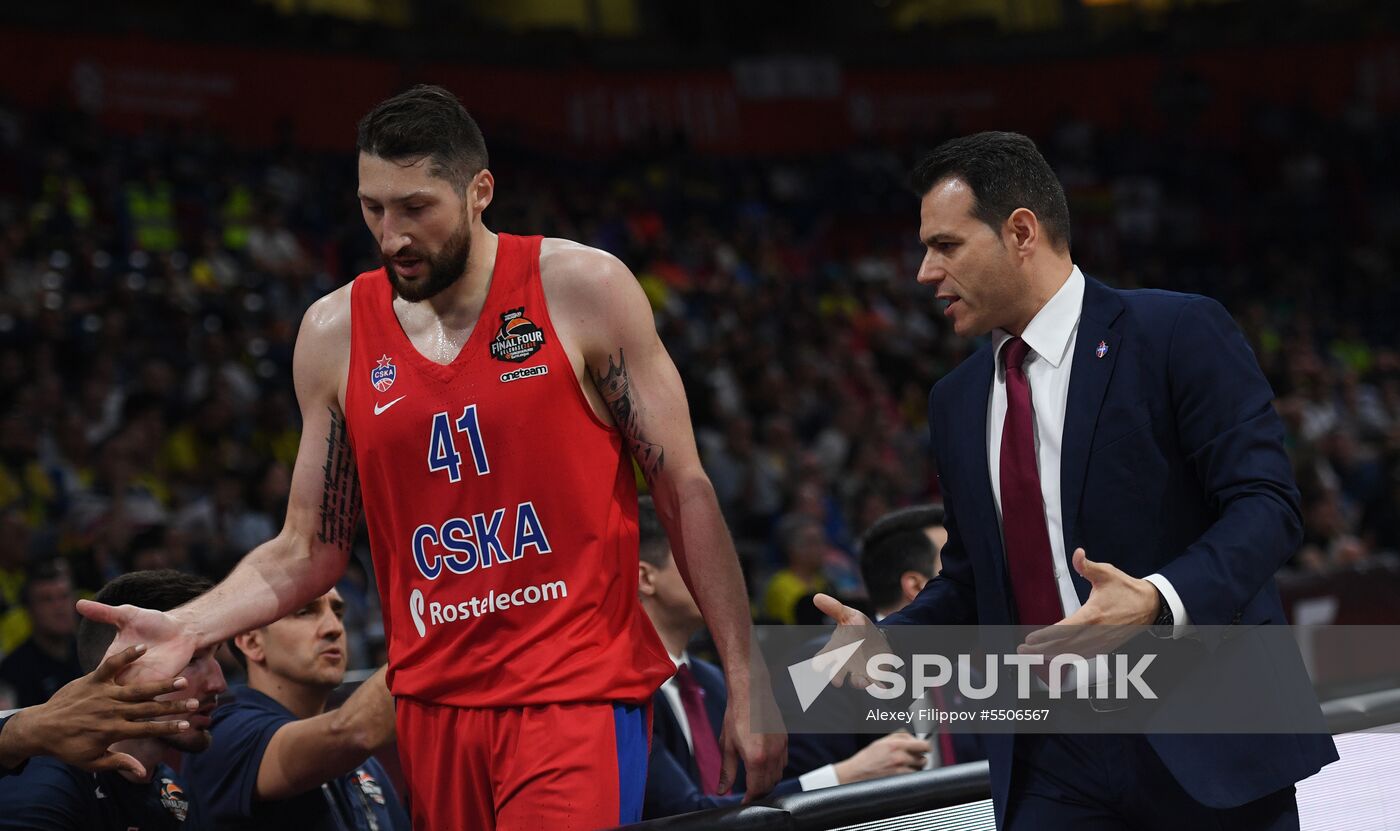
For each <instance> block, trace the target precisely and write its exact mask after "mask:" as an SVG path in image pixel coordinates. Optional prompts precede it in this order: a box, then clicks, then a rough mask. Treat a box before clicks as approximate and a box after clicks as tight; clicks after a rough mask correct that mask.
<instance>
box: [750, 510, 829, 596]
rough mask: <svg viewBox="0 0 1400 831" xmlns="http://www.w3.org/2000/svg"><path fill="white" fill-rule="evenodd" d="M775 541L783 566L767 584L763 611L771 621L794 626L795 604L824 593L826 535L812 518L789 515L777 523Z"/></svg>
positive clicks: (825, 589)
mask: <svg viewBox="0 0 1400 831" xmlns="http://www.w3.org/2000/svg"><path fill="white" fill-rule="evenodd" d="M778 540H779V543H780V544H781V546H782V551H783V557H784V559H785V561H786V562H787V566H786V567H785V568H783V569H782V570H780V571H779V572H778V573H776V574H774V575H773V577H772V578H771V579H770V580H769V581H768V590H767V591H766V592H765V593H764V596H763V611H764V613H765V614H766V615H767V616H768V617H769V618H771V619H772V620H775V621H778V622H781V623H796V622H797V614H798V611H797V604H798V601H800V600H803V599H804V598H810V597H811V595H814V594H816V593H817V592H824V591H828V588H827V586H828V582H827V579H826V575H825V573H824V571H823V565H824V563H825V561H826V555H827V548H828V546H827V544H826V535H825V534H823V533H822V527H821V525H820V524H818V523H817V521H816V520H815V519H813V518H812V517H810V516H807V515H804V514H789V515H788V516H786V517H783V519H782V521H781V522H779V523H778Z"/></svg>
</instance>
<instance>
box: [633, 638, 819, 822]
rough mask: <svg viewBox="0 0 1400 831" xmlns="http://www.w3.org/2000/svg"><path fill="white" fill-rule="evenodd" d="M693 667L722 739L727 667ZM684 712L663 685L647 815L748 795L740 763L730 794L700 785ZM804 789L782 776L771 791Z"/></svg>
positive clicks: (655, 706) (734, 801) (697, 663)
mask: <svg viewBox="0 0 1400 831" xmlns="http://www.w3.org/2000/svg"><path fill="white" fill-rule="evenodd" d="M690 671H691V673H692V674H693V675H694V676H695V680H696V681H697V682H698V683H699V684H700V689H702V690H704V692H705V713H706V715H708V716H709V717H710V728H711V729H712V730H713V731H714V734H715V741H716V742H718V741H720V730H721V729H722V728H723V727H724V708H725V705H726V704H727V703H728V701H729V694H728V691H727V689H726V688H725V685H724V673H723V672H721V671H720V668H719V667H717V666H715V665H714V664H712V663H709V662H708V661H702V660H699V659H698V658H691V659H690ZM679 716H680V714H678V713H676V712H674V711H673V710H672V709H671V702H670V701H668V700H667V699H666V694H665V693H663V692H662V691H661V690H657V691H656V692H655V693H654V694H653V695H652V724H651V753H650V755H649V757H648V759H647V788H646V796H645V799H644V801H643V803H642V817H643V818H644V819H653V818H655V817H669V816H672V815H674V814H684V813H687V812H690V811H704V810H707V809H709V808H723V807H727V806H731V805H738V804H739V803H740V802H742V801H743V799H744V789H745V781H744V770H743V767H742V766H740V768H739V772H738V776H737V778H736V781H735V782H734V786H733V787H732V788H730V790H729V793H728V794H726V795H724V796H707V795H706V794H705V793H704V792H703V791H702V790H701V789H700V785H699V782H700V772H699V770H698V769H697V768H696V767H695V756H694V754H692V753H691V752H690V745H688V744H686V741H685V734H684V733H682V732H681V725H680V722H679V721H678V720H677V719H678V718H679ZM800 790H802V785H801V783H799V782H798V781H797V780H796V779H785V780H783V781H782V782H779V783H778V785H777V787H775V788H774V789H773V790H772V792H771V793H770V794H769V795H770V796H782V795H784V794H789V793H796V792H798V791H800Z"/></svg>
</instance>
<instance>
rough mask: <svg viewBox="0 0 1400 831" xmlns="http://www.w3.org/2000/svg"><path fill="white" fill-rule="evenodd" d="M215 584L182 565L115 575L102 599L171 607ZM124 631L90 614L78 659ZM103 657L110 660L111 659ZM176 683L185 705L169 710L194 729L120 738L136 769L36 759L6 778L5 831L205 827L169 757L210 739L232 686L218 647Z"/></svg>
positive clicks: (86, 660)
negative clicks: (220, 701) (182, 568)
mask: <svg viewBox="0 0 1400 831" xmlns="http://www.w3.org/2000/svg"><path fill="white" fill-rule="evenodd" d="M210 586H211V584H210V583H209V581H207V580H204V579H202V578H198V577H192V576H190V575H187V574H182V573H180V572H178V571H138V572H132V573H131V574H125V575H122V576H121V577H118V578H117V579H115V580H113V581H112V582H111V583H108V584H107V586H106V587H104V588H103V589H102V591H100V592H98V594H97V599H98V600H99V601H101V602H103V603H108V604H111V605H113V606H120V605H123V604H128V603H132V604H139V605H141V606H144V607H146V608H154V609H161V610H169V609H173V608H174V607H176V606H178V605H180V604H182V603H185V602H188V601H190V600H193V599H194V598H195V597H198V596H199V595H200V594H203V593H204V592H205V591H207V590H208V589H209V588H210ZM116 631H117V630H116V627H114V626H109V625H106V624H97V623H94V622H92V621H90V620H85V621H83V622H82V624H81V625H80V626H79V627H78V659H79V661H80V662H81V664H82V665H83V666H84V667H85V668H91V667H95V666H97V665H98V663H99V662H102V656H103V654H104V653H106V651H107V648H108V647H109V646H111V643H112V640H113V639H114V638H115V637H116ZM133 657H134V656H133ZM103 663H104V666H106V665H107V663H109V662H103ZM128 663H129V662H128ZM176 685H178V687H179V689H178V691H176V692H173V693H170V694H169V696H165V698H176V699H179V700H181V701H183V702H184V703H185V707H184V710H185V712H184V714H183V715H175V716H169V717H166V718H174V719H177V720H179V721H180V722H181V725H180V726H181V727H186V726H188V728H193V729H184V730H182V731H181V732H176V733H169V734H166V735H155V736H149V737H143V738H137V739H128V740H125V741H121V742H118V743H116V744H114V745H112V747H111V750H112V751H113V752H115V753H117V754H126V755H127V756H128V757H129V759H130V761H131V762H132V763H134V764H135V766H136V769H135V770H133V768H132V766H131V765H129V764H127V765H124V766H123V767H122V768H121V769H118V767H117V766H116V765H108V766H106V767H107V768H108V769H106V770H99V771H96V772H89V771H84V770H82V769H81V768H78V767H75V766H73V765H70V764H68V763H66V762H63V761H60V760H59V759H56V758H53V757H47V756H41V757H36V758H33V759H30V760H29V762H28V764H27V765H26V766H25V768H24V770H23V771H22V772H20V773H17V774H15V775H12V776H7V777H4V778H3V779H0V831H9V829H27V830H28V831H32V829H38V828H41V829H44V830H45V831H106V829H112V830H113V831H177V830H178V831H191V830H192V829H199V828H203V827H204V826H203V825H202V822H201V819H200V813H199V806H198V804H197V802H195V801H193V800H192V799H191V798H190V796H189V794H188V793H187V792H186V790H185V788H184V787H183V785H182V783H181V780H180V778H179V776H178V775H176V773H175V772H174V771H173V770H171V769H170V768H169V767H168V766H166V765H165V764H163V763H162V759H163V758H165V757H166V756H167V755H168V754H169V753H170V752H171V750H172V749H173V750H178V751H184V752H187V753H198V752H200V751H203V750H205V749H207V748H208V747H209V742H210V734H209V726H210V725H211V724H212V719H211V714H212V713H213V711H214V707H215V705H216V704H217V702H218V697H219V693H221V692H223V691H224V675H223V671H222V670H221V669H220V668H219V663H218V661H216V660H215V659H214V647H208V648H205V649H202V650H199V651H198V652H196V653H195V654H194V657H193V659H192V660H191V661H190V663H189V665H188V666H186V667H185V669H184V671H183V673H182V674H181V678H180V679H177V682H176ZM65 689H66V688H65ZM134 689H135V688H133V690H134ZM149 709H150V712H151V715H156V714H157V713H159V712H161V709H162V708H161V705H160V704H158V703H154V702H153V703H152V704H150V705H149ZM23 712H24V711H21V713H23ZM16 726H18V725H16ZM7 727H8V725H7ZM0 738H3V733H2V732H0Z"/></svg>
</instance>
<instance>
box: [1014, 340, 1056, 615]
mask: <svg viewBox="0 0 1400 831" xmlns="http://www.w3.org/2000/svg"><path fill="white" fill-rule="evenodd" d="M1030 349H1031V348H1030V347H1029V346H1027V345H1026V342H1025V341H1023V340H1021V339H1020V338H1012V339H1011V340H1010V341H1008V342H1007V344H1006V347H1005V349H1004V350H1003V351H1002V355H1003V356H1004V357H1005V360H1006V421H1005V422H1004V423H1003V424H1002V428H1001V529H1002V537H1003V539H1005V540H1006V564H1007V568H1008V569H1010V571H1011V591H1012V593H1013V594H1014V595H1015V596H1016V614H1017V615H1018V616H1019V618H1020V622H1021V625H1023V626H1049V625H1050V624H1052V623H1057V622H1059V620H1060V619H1061V618H1063V617H1064V614H1063V610H1062V609H1061V608H1060V592H1059V588H1058V587H1057V586H1056V585H1055V575H1054V571H1053V568H1052V566H1051V563H1052V562H1053V560H1052V559H1051V558H1052V557H1053V556H1054V555H1053V554H1052V553H1051V551H1050V533H1049V531H1047V530H1046V528H1045V500H1044V499H1043V498H1042V496H1041V492H1040V476H1039V474H1038V473H1037V472H1036V459H1035V414H1034V412H1033V411H1032V409H1031V385H1030V383H1029V382H1028V381H1027V380H1026V373H1025V372H1024V371H1022V369H1021V365H1022V364H1023V363H1025V361H1026V355H1027V354H1029V352H1030Z"/></svg>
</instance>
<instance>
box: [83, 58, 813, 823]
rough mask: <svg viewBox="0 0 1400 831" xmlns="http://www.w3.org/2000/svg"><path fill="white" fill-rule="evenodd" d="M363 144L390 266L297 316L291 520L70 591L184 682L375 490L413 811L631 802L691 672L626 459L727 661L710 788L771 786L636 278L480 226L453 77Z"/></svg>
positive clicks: (486, 193)
mask: <svg viewBox="0 0 1400 831" xmlns="http://www.w3.org/2000/svg"><path fill="white" fill-rule="evenodd" d="M358 147H359V151H360V153H359V200H360V205H361V208H362V210H363V213H364V219H365V223H366V224H367V225H368V226H369V230H370V232H371V233H372V234H373V235H374V237H375V240H376V242H377V243H378V244H379V247H380V251H381V253H382V255H383V259H384V267H383V268H381V269H379V270H377V271H373V272H369V273H366V274H362V275H360V276H359V277H358V278H357V279H355V280H354V281H353V282H352V283H351V284H349V285H346V286H343V287H342V288H340V289H338V290H336V291H334V292H332V293H331V294H329V295H327V296H326V297H323V298H322V299H321V300H319V301H317V302H316V303H315V304H313V305H312V307H311V308H310V309H309V310H308V312H307V314H306V316H305V319H304V320H303V322H302V327H301V331H300V333H299V334H298V336H297V345H296V354H295V359H294V374H295V382H296V391H297V397H298V400H299V402H300V404H301V409H302V417H303V432H302V438H301V448H300V453H299V455H298V457H297V464H296V468H295V471H294V474H293V482H292V493H291V497H290V501H289V505H288V511H287V521H286V525H285V527H284V528H283V530H282V532H281V534H280V535H279V536H278V537H277V538H275V539H274V540H272V541H270V542H268V543H266V544H264V545H262V546H259V547H258V548H257V549H255V550H254V551H252V552H251V553H250V554H249V555H248V556H247V557H245V558H244V560H243V562H242V563H241V564H240V565H239V566H238V568H236V569H235V570H234V571H233V573H232V574H230V575H229V577H228V578H227V579H226V580H225V581H224V582H223V583H222V584H220V585H219V586H218V587H217V588H215V589H214V591H212V592H211V593H210V594H209V595H207V596H205V597H204V598H201V599H200V600H199V601H198V602H195V603H191V604H189V605H187V606H184V607H181V608H179V609H176V610H175V611H173V612H171V613H168V614H160V613H156V612H151V611H147V610H142V609H136V608H121V609H113V608H103V607H99V606H96V605H94V604H88V603H85V604H83V606H82V609H81V611H82V612H83V613H84V614H86V615H88V616H89V617H92V618H94V619H99V620H104V621H111V622H113V623H116V624H117V625H119V626H120V627H121V629H122V634H121V637H120V638H118V640H117V642H116V643H115V644H114V645H113V649H123V648H125V647H126V646H128V645H129V644H132V643H136V642H142V643H147V644H149V645H150V646H149V651H148V653H147V655H146V657H145V658H143V659H142V660H141V661H139V662H138V663H137V664H136V665H135V666H134V667H133V669H143V670H144V671H146V672H149V673H151V674H152V675H157V674H161V673H163V674H164V675H165V676H167V677H168V676H169V675H170V674H172V672H171V670H172V669H175V668H178V667H179V666H183V665H184V663H185V662H186V661H187V660H188V656H189V654H190V652H191V651H192V650H194V649H196V648H198V647H200V646H202V645H207V644H212V643H216V642H218V641H220V640H223V639H225V638H227V637H230V636H231V635H233V634H236V633H238V632H244V631H247V630H249V629H254V628H257V627H259V626H262V625H264V624H267V623H269V622H271V621H273V620H276V619H278V618H280V617H282V616H284V615H286V614H288V613H289V612H291V611H292V610H294V609H296V608H299V607H301V606H303V605H305V604H306V603H307V602H309V601H310V600H311V599H312V598H314V597H317V596H319V595H321V594H323V593H324V592H325V591H327V590H328V589H329V588H330V587H331V584H332V583H333V582H334V581H335V580H336V578H337V577H338V576H339V575H340V574H341V572H342V571H343V570H344V568H345V564H346V558H347V555H348V551H349V548H350V545H351V541H352V537H353V536H354V534H355V530H356V526H357V524H358V522H359V518H360V513H361V499H362V497H361V494H363V505H364V512H365V515H366V518H367V521H368V525H369V536H370V544H371V548H372V551H373V554H374V565H375V572H376V576H377V578H378V584H379V591H380V595H381V597H382V600H383V607H384V610H385V616H386V621H385V628H386V634H387V637H388V641H389V672H388V684H389V689H390V691H391V692H392V693H393V694H394V695H395V696H396V698H397V699H398V706H397V717H398V736H399V743H400V753H401V757H402V760H403V767H404V773H405V779H406V781H407V783H408V788H409V803H410V805H411V806H412V810H413V813H414V823H415V828H419V829H426V828H435V829H458V828H473V829H476V828H500V829H520V828H549V829H551V831H564V829H576V828H577V829H582V828H595V827H599V826H611V825H615V824H617V823H619V822H627V821H630V820H633V819H637V818H638V817H639V815H640V809H641V802H642V793H643V782H644V778H645V772H646V764H647V736H648V727H649V725H648V717H649V713H648V711H647V709H646V708H647V702H648V701H649V700H650V698H651V696H652V693H653V692H654V691H655V690H656V689H657V688H658V687H659V686H660V684H661V682H662V681H664V680H665V679H666V678H667V677H668V676H670V675H671V674H672V673H673V672H674V670H675V665H674V664H673V663H672V662H671V660H670V658H669V657H668V656H667V653H666V650H665V649H664V647H663V646H662V645H661V642H660V640H659V639H658V638H657V635H656V632H655V630H654V629H653V628H652V627H651V624H650V623H649V622H648V621H647V619H646V617H645V616H644V615H643V614H642V612H641V610H640V608H639V605H638V602H637V597H636V585H635V584H636V577H635V575H636V573H637V559H638V557H637V495H636V487H635V476H634V473H633V460H635V461H636V463H637V465H638V466H640V468H641V471H642V474H643V475H644V476H645V478H646V480H647V482H648V484H649V486H650V489H651V491H652V493H653V494H654V495H655V501H656V507H657V510H658V512H659V513H660V515H661V518H662V520H663V523H664V525H665V527H666V529H667V532H668V534H669V536H670V540H671V545H672V547H673V550H674V552H675V556H676V561H677V562H678V563H679V564H680V566H681V569H682V573H683V574H684V575H685V578H686V583H687V585H688V586H689V588H690V589H691V591H693V592H694V593H695V596H696V597H697V598H698V600H699V603H700V608H701V610H702V611H703V613H704V616H705V621H706V623H707V624H708V626H709V628H710V631H711V632H712V634H713V635H714V638H715V641H716V643H717V644H718V646H719V648H720V653H721V656H722V659H723V663H724V669H725V674H726V675H727V676H728V677H729V678H730V679H731V689H730V697H729V708H728V711H727V712H726V714H725V719H724V728H723V743H722V751H723V759H724V764H723V774H722V777H721V787H723V788H725V789H726V790H727V786H728V784H729V783H730V782H732V781H733V780H734V776H735V772H736V769H737V763H738V759H739V757H742V759H743V761H744V763H745V764H746V766H747V775H748V783H749V784H748V794H749V795H750V796H754V795H758V794H762V793H764V792H766V791H768V790H769V789H770V788H771V787H772V785H773V784H774V783H775V782H776V781H777V779H778V773H779V772H780V771H781V770H782V767H783V762H784V758H785V755H786V754H785V745H786V741H785V737H783V736H782V735H780V734H779V735H763V734H753V733H751V732H750V731H749V729H748V725H749V713H750V707H751V704H752V703H753V701H752V698H753V697H757V696H758V695H760V694H763V695H767V693H766V692H760V691H766V689H767V688H766V684H765V683H764V679H757V678H755V679H752V683H750V678H749V675H750V673H749V626H750V624H749V612H748V596H747V594H746V592H745V590H744V585H743V577H742V575H741V573H740V570H739V564H738V558H737V557H736V556H735V553H734V547H733V543H732V542H731V540H730V538H729V534H728V531H727V529H726V528H725V526H724V522H723V519H722V518H721V516H720V511H719V507H718V504H717V502H716V500H715V495H714V489H713V488H712V487H711V485H710V481H709V479H708V477H706V475H705V473H704V471H703V470H702V469H701V467H700V462H699V458H698V455H697V453H696V449H695V440H694V436H693V433H692V430H691V425H690V418H689V414H688V410H687V405H686V399H685V393H684V389H683V387H682V385H681V381H680V377H679V375H678V374H677V372H676V369H675V366H674V365H673V364H672V362H671V360H670V357H669V356H668V355H667V353H666V350H665V348H664V347H663V346H662V344H661V341H660V339H659V338H658V336H657V333H656V328H655V324H654V322H653V318H652V312H651V308H650V306H649V305H648V303H647V300H646V297H645V295H644V294H643V292H642V290H641V288H640V287H639V286H638V284H637V281H636V279H635V278H634V277H633V276H632V274H631V273H630V272H629V271H628V269H627V268H626V267H625V266H624V265H623V264H622V263H621V262H619V261H618V260H617V259H615V258H614V257H612V256H611V255H609V254H606V253H604V252H602V251H598V250H595V249H592V248H588V247H585V246H583V245H578V244H575V243H572V242H567V241H564V240H558V239H541V238H539V237H518V236H512V235H509V234H496V233H494V232H492V231H491V230H489V229H488V228H487V227H486V225H485V224H484V222H483V216H482V215H483V213H484V212H485V210H486V208H487V206H489V205H490V204H491V199H492V195H493V193H494V190H495V179H494V178H493V176H492V174H491V172H490V171H489V170H488V169H487V154H486V146H485V142H484V140H483V139H482V136H481V132H480V130H479V129H478V128H477V126H476V123H475V122H474V121H473V120H472V118H471V117H470V116H469V115H468V114H467V112H466V111H465V110H464V109H463V108H462V106H461V104H460V103H459V102H458V101H457V99H456V98H454V97H453V96H452V95H451V94H450V93H448V92H447V91H446V90H443V89H441V88H438V87H427V86H420V87H415V88H413V89H411V90H409V91H407V92H404V93H402V94H400V95H397V96H394V97H393V98H390V99H388V100H386V101H384V102H383V103H381V104H380V105H379V106H377V107H375V108H374V110H373V111H371V112H370V113H369V114H368V115H367V116H366V117H365V118H364V120H363V121H361V123H360V128H359V141H358ZM700 575H703V579H700V577H699V576H700ZM751 690H753V694H752V697H751V692H750V691H751Z"/></svg>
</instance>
